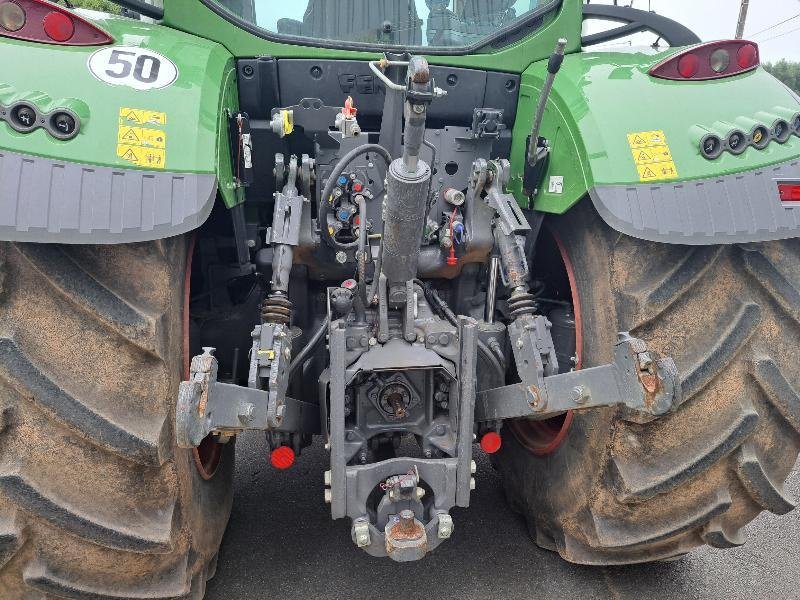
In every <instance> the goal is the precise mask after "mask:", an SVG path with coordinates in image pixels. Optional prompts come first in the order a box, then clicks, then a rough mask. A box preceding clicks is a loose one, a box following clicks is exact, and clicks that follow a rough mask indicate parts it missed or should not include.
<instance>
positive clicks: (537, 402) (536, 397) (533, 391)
mask: <svg viewBox="0 0 800 600" xmlns="http://www.w3.org/2000/svg"><path fill="white" fill-rule="evenodd" d="M528 393H529V394H530V396H531V399H530V400H528V404H530V406H531V408H532V409H533V410H535V411H537V412H540V411H543V410H544V409H545V408H546V407H547V401H546V400H545V399H544V398H542V396H541V394H540V392H539V390H538V388H537V387H536V386H535V385H532V386H530V387H528Z"/></svg>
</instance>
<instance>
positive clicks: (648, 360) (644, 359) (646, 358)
mask: <svg viewBox="0 0 800 600" xmlns="http://www.w3.org/2000/svg"><path fill="white" fill-rule="evenodd" d="M637 357H638V359H639V370H640V371H647V370H648V369H650V367H651V366H652V365H653V357H652V356H650V353H649V352H642V353H641V354H638V355H637Z"/></svg>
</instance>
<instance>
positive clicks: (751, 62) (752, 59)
mask: <svg viewBox="0 0 800 600" xmlns="http://www.w3.org/2000/svg"><path fill="white" fill-rule="evenodd" d="M736 62H738V63H739V68H741V69H751V68H753V67H754V66H756V65H757V64H758V46H756V45H755V44H746V45H744V46H742V47H741V48H739V52H738V53H737V56H736Z"/></svg>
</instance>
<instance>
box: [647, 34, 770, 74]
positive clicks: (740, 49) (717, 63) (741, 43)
mask: <svg viewBox="0 0 800 600" xmlns="http://www.w3.org/2000/svg"><path fill="white" fill-rule="evenodd" d="M759 64H760V59H759V55H758V44H756V43H755V42H748V41H745V40H728V41H722V42H711V43H708V44H701V45H699V46H694V47H693V48H690V49H689V50H684V51H683V52H678V53H677V54H673V55H671V56H668V57H667V58H665V59H664V60H662V61H661V62H660V63H658V64H656V65H655V66H654V67H653V68H652V69H650V75H651V76H653V77H658V78H660V79H670V80H672V81H686V80H691V81H706V80H711V79H722V78H723V77H731V76H733V75H741V74H742V73H746V72H748V71H752V70H753V69H755V68H756V67H758V65H759Z"/></svg>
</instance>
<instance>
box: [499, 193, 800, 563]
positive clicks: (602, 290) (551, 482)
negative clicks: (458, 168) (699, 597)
mask: <svg viewBox="0 0 800 600" xmlns="http://www.w3.org/2000/svg"><path fill="white" fill-rule="evenodd" d="M549 227H550V228H551V230H552V232H553V234H554V235H555V236H557V237H558V238H559V239H560V240H561V242H562V244H563V246H564V248H565V249H566V251H567V254H568V255H569V258H570V259H571V261H572V264H573V267H574V276H575V283H576V287H577V291H578V297H579V302H580V311H581V317H582V325H583V326H582V333H583V336H582V337H583V347H582V348H581V349H580V351H581V352H582V359H583V367H584V368H585V367H591V366H595V365H599V364H603V363H606V362H609V361H610V360H611V359H612V347H613V343H614V341H615V338H616V333H617V332H618V331H624V330H627V331H630V332H631V333H632V334H633V335H635V336H637V337H640V338H642V339H644V340H645V341H646V342H647V344H648V346H649V347H650V349H652V350H655V351H656V352H658V353H660V354H661V355H662V356H671V357H673V358H674V359H675V361H676V363H677V365H678V368H679V371H680V373H681V377H682V381H683V390H684V395H683V403H682V404H681V406H680V407H679V409H678V410H677V411H676V412H675V413H673V414H670V415H668V416H665V417H663V418H660V419H656V420H653V421H650V422H633V421H630V420H626V418H625V415H624V414H623V412H622V411H620V410H617V409H603V410H592V411H586V412H582V413H578V412H576V413H574V419H573V422H572V424H571V427H570V429H569V431H568V435H567V437H566V439H565V440H564V442H563V443H562V444H561V445H560V446H559V447H558V448H557V449H556V450H555V451H554V452H552V453H550V454H547V455H546V456H536V455H534V454H532V453H531V452H529V451H528V450H526V449H525V448H524V447H523V446H522V445H521V444H520V442H519V441H518V439H517V438H516V436H515V435H514V434H513V433H512V432H511V430H510V428H509V427H506V428H505V429H504V432H503V442H504V443H503V448H502V450H501V452H500V453H499V455H498V457H497V464H498V466H499V468H500V470H501V471H502V473H503V476H504V482H505V487H506V492H507V497H508V498H509V501H510V503H511V505H512V506H513V507H514V508H515V509H516V510H518V511H519V512H521V513H522V514H523V515H524V516H525V518H526V520H527V522H528V525H529V529H530V531H531V534H532V536H533V537H534V539H535V541H536V543H537V544H538V545H539V546H541V547H543V548H547V549H550V550H554V551H557V552H558V553H559V554H560V555H561V556H562V557H563V558H565V559H566V560H568V561H571V562H575V563H582V564H598V565H610V564H626V563H639V562H648V561H654V560H663V559H669V558H672V557H675V556H679V555H681V554H685V553H686V552H689V551H690V550H691V549H693V548H695V547H697V546H699V545H702V544H708V545H710V546H713V547H716V548H730V547H734V546H739V545H741V544H743V543H745V537H744V534H743V532H742V528H743V526H744V525H746V524H747V523H748V522H750V521H751V520H752V519H754V518H755V517H756V516H757V515H758V514H759V513H760V512H761V511H763V510H767V511H771V512H773V513H776V514H784V513H787V512H789V511H790V510H792V509H793V508H794V499H792V498H791V497H790V496H789V495H788V494H787V492H786V490H785V488H784V481H785V480H786V479H787V477H788V476H789V474H790V473H791V470H792V468H793V466H794V463H795V460H796V458H797V454H798V449H800V395H798V390H800V370H798V369H797V365H798V364H799V363H800V345H798V343H797V340H798V339H800V240H797V239H792V240H786V241H776V242H768V243H760V244H747V245H731V246H675V245H665V244H658V243H653V242H647V241H643V240H637V239H633V238H630V237H627V236H624V235H621V234H619V233H617V232H615V231H613V230H611V229H610V228H609V227H608V226H607V225H606V224H605V223H604V222H603V221H602V220H601V219H600V217H599V216H598V215H597V213H596V212H595V211H594V208H593V207H592V205H591V203H590V202H589V201H584V202H583V203H582V204H581V205H580V206H578V207H576V208H575V209H573V210H572V211H570V212H569V213H568V214H567V215H566V216H563V217H557V218H553V219H551V220H550V221H549Z"/></svg>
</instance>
